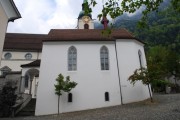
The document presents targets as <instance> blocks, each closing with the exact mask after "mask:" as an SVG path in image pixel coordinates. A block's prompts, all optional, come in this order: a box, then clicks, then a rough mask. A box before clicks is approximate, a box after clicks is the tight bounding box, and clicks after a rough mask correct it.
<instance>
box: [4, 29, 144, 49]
mask: <svg viewBox="0 0 180 120" xmlns="http://www.w3.org/2000/svg"><path fill="white" fill-rule="evenodd" d="M102 31H103V30H100V29H89V30H84V29H52V30H50V32H49V34H22V33H6V37H5V42H4V50H22V51H27V50H28V51H41V50H42V42H43V41H45V42H52V41H115V39H135V40H137V41H140V40H138V39H136V38H135V37H134V36H133V35H132V34H131V33H130V32H128V31H127V30H126V29H116V30H112V33H111V34H110V36H109V37H108V36H106V35H103V34H102ZM140 42H141V43H143V42H142V41H140Z"/></svg>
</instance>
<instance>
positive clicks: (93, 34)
mask: <svg viewBox="0 0 180 120" xmlns="http://www.w3.org/2000/svg"><path fill="white" fill-rule="evenodd" d="M115 39H136V38H135V37H134V36H133V35H132V34H131V33H130V32H128V31H127V30H126V29H115V30H112V33H111V34H110V36H107V35H103V34H102V30H100V29H88V30H86V29H69V30H67V29H66V30H65V29H64V30H63V29H52V30H51V31H50V32H49V34H48V36H47V38H46V39H45V40H44V41H46V42H48V41H49V42H51V41H114V40H115Z"/></svg>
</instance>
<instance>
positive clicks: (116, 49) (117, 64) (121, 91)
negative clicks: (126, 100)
mask: <svg viewBox="0 0 180 120" xmlns="http://www.w3.org/2000/svg"><path fill="white" fill-rule="evenodd" d="M115 52H116V61H117V70H118V78H119V89H120V97H121V104H122V105H123V97H122V88H121V80H120V71H119V62H118V55H117V46H116V40H115Z"/></svg>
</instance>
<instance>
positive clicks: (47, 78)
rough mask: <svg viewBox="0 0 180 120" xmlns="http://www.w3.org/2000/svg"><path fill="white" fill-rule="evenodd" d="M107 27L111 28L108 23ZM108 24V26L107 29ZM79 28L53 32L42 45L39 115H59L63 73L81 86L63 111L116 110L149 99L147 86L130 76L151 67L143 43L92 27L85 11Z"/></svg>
mask: <svg viewBox="0 0 180 120" xmlns="http://www.w3.org/2000/svg"><path fill="white" fill-rule="evenodd" d="M102 23H104V26H105V27H106V26H107V23H108V21H107V19H106V18H103V21H102ZM105 24H106V25H105ZM78 28H79V29H76V30H67V29H66V30H62V29H52V30H51V31H50V32H49V34H48V35H47V37H46V39H45V40H44V41H43V47H42V48H43V49H42V56H41V66H40V76H39V85H38V90H37V102H36V111H35V114H36V115H47V114H57V112H58V108H57V107H58V96H57V95H55V87H54V84H56V78H57V77H58V75H59V74H60V73H61V74H63V75H64V76H70V79H71V80H72V81H75V82H76V83H78V85H77V86H76V87H75V88H74V89H73V90H72V91H71V92H70V93H63V94H62V96H61V97H60V106H59V107H60V108H59V109H60V113H64V112H72V111H80V110H87V109H95V108H101V107H108V106H115V105H121V104H126V103H130V102H136V101H141V100H145V99H147V98H149V93H148V87H147V86H145V85H143V84H142V83H141V82H137V83H136V84H135V85H134V86H133V85H132V84H130V82H129V81H128V77H129V76H130V75H131V74H133V72H134V70H135V69H137V68H140V67H145V66H146V59H145V53H144V47H143V46H144V43H143V42H141V41H139V40H137V39H136V38H135V37H134V36H133V35H132V34H131V33H129V32H128V31H126V30H125V29H119V30H112V33H111V34H110V35H109V36H107V35H103V34H102V30H95V29H93V28H94V26H93V20H92V18H91V15H90V14H89V15H85V14H84V11H83V10H82V11H81V12H80V14H79V17H78Z"/></svg>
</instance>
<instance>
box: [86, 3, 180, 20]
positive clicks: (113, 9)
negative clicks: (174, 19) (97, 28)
mask: <svg viewBox="0 0 180 120" xmlns="http://www.w3.org/2000/svg"><path fill="white" fill-rule="evenodd" d="M98 2H99V1H98ZM102 2H103V9H102V11H101V13H100V14H99V15H98V18H99V19H101V17H103V16H104V15H105V16H106V15H109V16H110V17H111V18H113V19H114V18H116V17H118V16H120V15H122V14H123V13H125V12H126V13H134V12H136V11H137V10H138V9H140V8H141V7H142V6H143V7H144V9H143V12H142V13H143V17H142V23H143V22H144V21H146V18H147V15H148V13H149V12H151V11H155V10H156V11H158V7H159V6H160V4H161V3H162V2H163V0H103V1H102ZM171 3H172V5H173V8H174V9H175V10H176V11H177V12H180V7H179V6H180V1H179V0H171ZM96 4H97V0H91V1H90V4H89V3H88V2H87V1H85V3H84V4H83V6H84V10H85V14H89V13H91V12H92V9H91V7H94V6H96Z"/></svg>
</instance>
